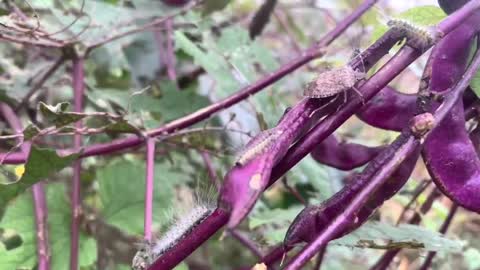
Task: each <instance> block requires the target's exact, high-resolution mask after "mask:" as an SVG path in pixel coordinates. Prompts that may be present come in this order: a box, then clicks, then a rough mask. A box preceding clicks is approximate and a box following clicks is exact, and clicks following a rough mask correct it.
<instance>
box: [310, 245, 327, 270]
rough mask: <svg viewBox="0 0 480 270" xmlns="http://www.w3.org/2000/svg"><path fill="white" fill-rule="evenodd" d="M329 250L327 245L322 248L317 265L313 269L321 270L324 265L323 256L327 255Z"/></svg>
mask: <svg viewBox="0 0 480 270" xmlns="http://www.w3.org/2000/svg"><path fill="white" fill-rule="evenodd" d="M326 251H327V247H323V248H321V249H320V251H319V252H318V255H317V261H316V262H315V266H314V267H313V270H320V268H321V267H322V261H323V257H324V256H325V252H326Z"/></svg>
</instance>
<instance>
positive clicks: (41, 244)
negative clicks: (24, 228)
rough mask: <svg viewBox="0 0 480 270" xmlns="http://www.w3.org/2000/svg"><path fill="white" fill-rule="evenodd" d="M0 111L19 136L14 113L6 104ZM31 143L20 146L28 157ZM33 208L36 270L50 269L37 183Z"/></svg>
mask: <svg viewBox="0 0 480 270" xmlns="http://www.w3.org/2000/svg"><path fill="white" fill-rule="evenodd" d="M0 111H1V112H2V115H3V117H4V118H5V120H6V121H7V122H8V124H9V125H10V126H11V127H12V129H13V130H14V132H15V133H17V134H19V133H22V132H23V127H22V123H21V122H20V119H19V118H18V117H17V115H16V114H15V112H14V111H13V110H12V109H11V108H10V107H9V106H8V105H6V104H4V103H2V104H0ZM17 143H22V139H21V138H18V139H17ZM30 147H31V143H30V142H25V143H23V144H22V146H21V149H22V153H23V154H24V155H25V156H28V153H29V152H30ZM32 195H33V206H34V212H35V226H36V231H37V233H36V236H37V259H38V266H37V269H38V270H49V269H50V247H49V245H48V241H49V238H48V221H47V217H48V208H47V201H46V199H45V188H44V186H43V183H42V182H38V183H36V184H35V185H33V186H32Z"/></svg>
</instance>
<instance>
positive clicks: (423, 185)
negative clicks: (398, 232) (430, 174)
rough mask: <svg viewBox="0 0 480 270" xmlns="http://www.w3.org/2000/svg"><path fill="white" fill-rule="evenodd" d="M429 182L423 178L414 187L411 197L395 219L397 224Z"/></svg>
mask: <svg viewBox="0 0 480 270" xmlns="http://www.w3.org/2000/svg"><path fill="white" fill-rule="evenodd" d="M430 183H431V182H425V180H423V181H422V182H421V183H420V184H418V186H417V187H416V188H415V190H414V192H413V195H412V198H411V199H410V201H409V202H408V203H407V205H405V207H404V208H403V211H402V213H400V216H399V217H398V220H397V225H398V224H400V222H402V220H403V217H404V216H405V213H406V212H407V211H408V210H409V209H410V206H411V205H412V204H413V203H414V202H415V201H416V200H417V198H418V197H419V196H420V194H422V193H423V191H425V189H426V188H427V187H428V186H429V185H430Z"/></svg>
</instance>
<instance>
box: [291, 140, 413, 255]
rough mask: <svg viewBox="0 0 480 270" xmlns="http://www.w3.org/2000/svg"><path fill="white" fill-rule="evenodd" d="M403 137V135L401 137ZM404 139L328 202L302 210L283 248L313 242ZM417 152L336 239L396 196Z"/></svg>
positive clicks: (388, 149)
mask: <svg viewBox="0 0 480 270" xmlns="http://www.w3.org/2000/svg"><path fill="white" fill-rule="evenodd" d="M402 136H404V135H403V134H402ZM404 137H405V138H404V139H403V140H396V141H395V142H394V143H393V144H391V145H390V146H388V148H386V149H385V150H384V151H382V152H381V153H380V154H379V155H377V156H376V157H375V158H374V159H373V160H372V161H371V162H370V163H369V164H368V165H367V167H366V168H365V170H364V171H363V172H362V173H361V174H359V175H358V176H357V177H356V179H354V180H353V181H352V182H351V183H349V184H348V185H346V186H345V187H344V188H343V189H342V190H340V191H339V192H337V193H336V194H335V195H334V196H332V197H331V198H330V199H328V200H326V201H324V202H323V203H321V204H320V205H310V206H307V207H306V208H305V209H304V210H302V212H300V214H299V215H298V216H297V217H296V218H295V220H294V221H293V222H292V224H291V225H290V228H289V229H288V231H287V234H286V236H285V240H284V245H285V246H286V247H289V246H292V245H295V244H297V243H300V242H311V241H312V240H313V239H315V237H316V236H317V235H318V234H319V233H320V232H322V231H323V229H324V228H325V226H327V225H328V224H329V222H330V221H331V220H333V219H334V218H335V217H336V216H337V215H338V214H341V213H343V211H344V210H345V207H347V206H348V203H349V202H350V201H351V200H352V199H353V198H354V196H355V195H356V194H357V193H358V192H359V191H360V190H362V189H363V187H364V186H365V185H366V184H367V183H368V182H369V181H370V179H371V178H372V176H373V175H374V174H375V173H376V172H377V170H378V168H380V167H382V165H383V164H384V163H386V162H387V161H388V159H389V158H390V156H391V155H392V153H395V152H396V151H397V150H398V148H399V147H401V146H402V145H403V142H404V141H405V140H406V139H408V136H404ZM419 150H420V148H417V150H416V151H415V153H414V154H412V155H411V156H410V157H409V158H408V159H406V160H405V161H404V162H403V163H402V164H401V165H400V167H399V168H398V169H397V171H396V172H395V173H394V174H393V175H392V176H391V177H390V179H389V180H388V181H387V182H386V183H385V184H384V185H382V186H381V187H380V189H379V190H378V191H377V192H376V193H375V194H373V195H372V196H371V199H370V200H369V201H368V202H367V204H366V205H365V206H364V207H362V208H361V209H360V210H359V212H358V214H357V219H356V220H355V221H353V222H352V223H351V224H350V225H349V226H348V227H347V228H346V230H344V231H342V232H341V233H340V234H338V235H337V236H336V238H338V237H341V236H343V235H345V234H347V233H349V232H351V231H353V230H355V229H357V228H358V227H359V226H360V225H362V224H363V223H364V222H365V221H366V220H367V219H368V217H369V216H370V215H371V214H372V213H373V211H374V210H375V209H377V208H378V207H379V206H381V205H382V204H383V202H384V201H386V200H388V199H390V198H391V197H392V196H393V195H394V194H395V193H396V192H398V190H399V189H400V188H401V187H402V186H403V185H404V184H405V183H406V182H407V180H408V178H409V176H410V174H411V173H412V171H413V168H414V167H415V164H416V161H417V159H418V157H419V154H420V151H419Z"/></svg>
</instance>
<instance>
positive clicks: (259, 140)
mask: <svg viewBox="0 0 480 270" xmlns="http://www.w3.org/2000/svg"><path fill="white" fill-rule="evenodd" d="M282 133H283V131H282V130H278V129H269V130H265V131H262V132H261V133H260V134H258V135H257V136H256V137H255V138H253V139H252V140H251V141H250V142H249V143H248V144H247V145H246V147H245V149H244V150H243V151H242V152H241V153H240V154H239V155H238V157H237V161H236V164H237V165H241V166H243V165H245V164H247V163H248V162H249V161H251V160H252V159H254V158H255V157H257V156H258V155H260V154H263V153H265V152H266V151H267V150H268V148H269V147H270V146H271V145H272V144H273V143H274V142H275V140H276V139H278V138H279V137H280V135H282Z"/></svg>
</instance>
